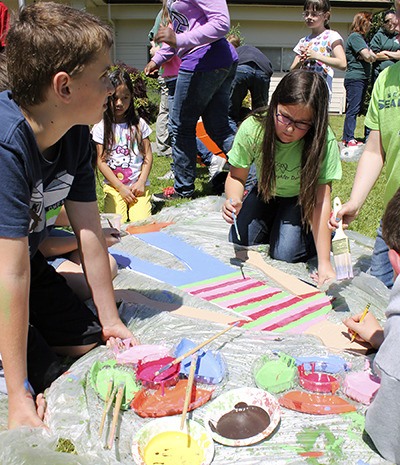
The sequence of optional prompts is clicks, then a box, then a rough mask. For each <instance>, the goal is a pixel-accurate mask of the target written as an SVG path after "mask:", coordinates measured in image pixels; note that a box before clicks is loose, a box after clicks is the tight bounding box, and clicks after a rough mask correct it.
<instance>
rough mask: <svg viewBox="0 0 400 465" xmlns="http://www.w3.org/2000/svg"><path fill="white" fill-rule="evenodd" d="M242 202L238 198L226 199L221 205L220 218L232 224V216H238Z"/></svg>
mask: <svg viewBox="0 0 400 465" xmlns="http://www.w3.org/2000/svg"><path fill="white" fill-rule="evenodd" d="M242 205H243V202H242V201H241V200H239V199H234V198H232V199H227V200H226V201H225V203H224V204H223V206H222V218H223V219H224V220H225V221H226V222H227V223H229V224H233V222H234V217H235V215H236V217H237V216H238V214H239V212H240V210H241V208H242Z"/></svg>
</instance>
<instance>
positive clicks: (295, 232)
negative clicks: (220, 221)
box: [229, 186, 316, 263]
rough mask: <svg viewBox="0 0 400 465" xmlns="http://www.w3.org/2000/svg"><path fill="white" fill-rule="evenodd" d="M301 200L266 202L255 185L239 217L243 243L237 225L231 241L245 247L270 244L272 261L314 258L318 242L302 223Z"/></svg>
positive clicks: (231, 234)
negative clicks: (315, 243) (237, 232)
mask: <svg viewBox="0 0 400 465" xmlns="http://www.w3.org/2000/svg"><path fill="white" fill-rule="evenodd" d="M297 200H298V197H288V198H285V197H275V198H273V199H271V200H270V201H269V202H268V203H265V202H264V201H263V200H262V199H261V197H260V196H259V195H258V192H257V186H255V187H254V188H253V189H252V190H251V192H250V193H249V194H248V196H247V197H246V199H245V200H244V202H243V206H242V209H241V210H240V212H239V215H238V218H237V226H238V230H239V234H240V238H241V240H240V241H239V240H238V238H237V235H236V231H235V228H234V227H233V226H232V227H231V229H230V232H229V240H230V241H231V242H234V243H235V244H240V245H245V246H248V245H257V244H269V245H270V249H269V254H270V256H271V258H274V259H276V260H282V261H285V262H289V263H297V262H304V261H307V260H308V259H310V258H312V257H314V256H315V255H316V250H315V245H314V239H313V236H312V233H311V231H306V229H305V228H304V226H303V224H302V222H301V207H300V206H299V205H298V204H297Z"/></svg>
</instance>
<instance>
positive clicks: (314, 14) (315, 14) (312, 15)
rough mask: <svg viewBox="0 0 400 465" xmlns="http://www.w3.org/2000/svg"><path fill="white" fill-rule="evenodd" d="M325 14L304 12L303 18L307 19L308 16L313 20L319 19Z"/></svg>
mask: <svg viewBox="0 0 400 465" xmlns="http://www.w3.org/2000/svg"><path fill="white" fill-rule="evenodd" d="M324 14H325V13H321V12H320V11H304V12H303V13H302V14H301V16H302V17H303V18H304V19H306V18H308V16H310V17H311V18H319V17H320V16H323V15H324Z"/></svg>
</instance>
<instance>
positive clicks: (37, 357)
mask: <svg viewBox="0 0 400 465" xmlns="http://www.w3.org/2000/svg"><path fill="white" fill-rule="evenodd" d="M29 309H30V313H29V323H30V328H29V338H28V374H29V376H28V377H29V381H30V382H31V384H32V386H33V388H34V389H35V391H36V392H40V391H41V390H42V389H43V387H47V385H49V384H50V383H51V382H52V381H53V380H54V379H55V377H57V376H58V375H59V374H60V373H57V370H58V369H57V367H56V361H57V360H58V359H57V356H56V355H55V354H54V352H53V350H52V349H51V347H53V346H82V345H90V344H101V343H102V338H101V325H100V322H99V320H98V318H97V316H96V315H94V314H93V312H92V311H91V310H90V309H89V308H88V307H87V306H86V305H85V304H84V303H83V302H81V301H80V300H79V298H78V297H77V296H76V295H75V294H74V292H73V291H72V290H71V288H70V287H68V285H67V282H66V280H65V279H64V277H63V276H61V275H60V274H59V273H57V272H56V270H55V269H54V268H53V267H52V266H51V265H49V264H48V263H47V260H46V259H45V258H44V257H43V255H42V254H41V253H40V252H39V251H38V252H36V254H35V255H34V257H33V258H31V287H30V295H29ZM50 365H51V366H52V368H51V370H50V371H51V372H52V373H53V372H54V373H53V374H52V375H50V378H54V379H51V380H47V381H44V379H41V378H45V379H47V378H48V377H49V374H48V373H47V371H48V370H49V369H50ZM39 387H40V388H39Z"/></svg>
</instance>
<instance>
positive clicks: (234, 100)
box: [229, 64, 270, 123]
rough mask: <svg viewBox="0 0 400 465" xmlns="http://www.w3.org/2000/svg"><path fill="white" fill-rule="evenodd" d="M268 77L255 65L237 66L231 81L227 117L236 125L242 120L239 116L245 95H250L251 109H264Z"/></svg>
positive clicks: (268, 82) (266, 98)
mask: <svg viewBox="0 0 400 465" xmlns="http://www.w3.org/2000/svg"><path fill="white" fill-rule="evenodd" d="M269 84H270V77H269V76H267V75H266V74H265V73H264V71H262V70H261V69H259V68H258V67H257V66H256V65H253V66H252V65H250V64H243V65H238V67H237V70H236V75H235V79H234V80H233V84H232V89H231V97H230V108H229V116H230V117H231V118H232V119H233V120H234V121H235V122H236V123H238V122H239V121H241V119H243V118H242V117H241V114H240V109H241V108H242V102H243V100H244V98H245V97H246V95H247V91H250V94H251V109H252V110H255V109H256V108H260V107H264V106H266V105H267V103H268V93H269Z"/></svg>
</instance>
